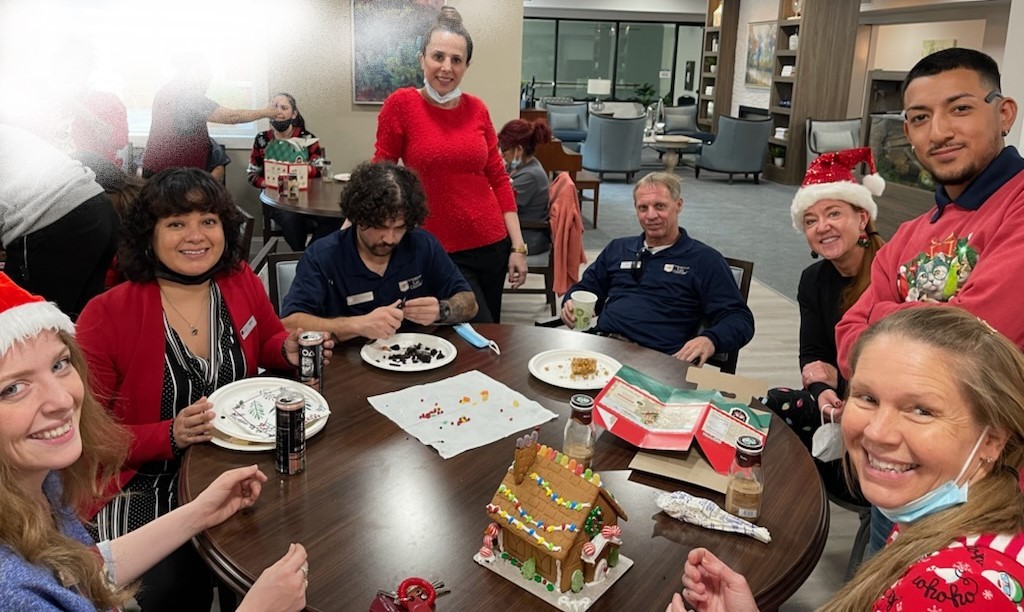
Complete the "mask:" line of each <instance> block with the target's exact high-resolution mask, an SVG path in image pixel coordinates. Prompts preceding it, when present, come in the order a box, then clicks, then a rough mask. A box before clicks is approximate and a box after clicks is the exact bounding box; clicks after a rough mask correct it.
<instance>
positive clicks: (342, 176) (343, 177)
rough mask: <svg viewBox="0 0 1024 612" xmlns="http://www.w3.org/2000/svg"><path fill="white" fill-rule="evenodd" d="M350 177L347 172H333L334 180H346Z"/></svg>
mask: <svg viewBox="0 0 1024 612" xmlns="http://www.w3.org/2000/svg"><path fill="white" fill-rule="evenodd" d="M351 178H352V175H351V174H349V173H348V172H342V173H341V174H335V175H334V180H336V181H347V180H349V179H351Z"/></svg>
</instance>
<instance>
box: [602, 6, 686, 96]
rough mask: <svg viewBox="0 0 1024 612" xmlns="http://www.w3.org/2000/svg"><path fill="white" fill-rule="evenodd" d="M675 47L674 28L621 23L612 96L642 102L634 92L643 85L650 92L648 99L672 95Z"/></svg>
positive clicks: (672, 25) (655, 24)
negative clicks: (613, 94) (649, 88)
mask: <svg viewBox="0 0 1024 612" xmlns="http://www.w3.org/2000/svg"><path fill="white" fill-rule="evenodd" d="M675 45H676V26H675V24H663V23H626V22H623V23H620V24H619V45H618V51H619V53H618V59H617V62H616V67H617V70H616V72H615V95H616V96H618V97H619V98H640V99H643V98H644V97H645V96H643V95H640V94H638V93H637V91H636V90H637V88H639V87H643V86H645V85H647V86H650V87H651V88H653V92H649V93H648V94H647V96H651V95H653V96H655V97H656V98H660V97H664V96H665V95H666V94H668V93H669V92H671V87H672V69H673V65H672V59H673V55H674V52H675ZM663 74H664V75H665V76H662V75H663Z"/></svg>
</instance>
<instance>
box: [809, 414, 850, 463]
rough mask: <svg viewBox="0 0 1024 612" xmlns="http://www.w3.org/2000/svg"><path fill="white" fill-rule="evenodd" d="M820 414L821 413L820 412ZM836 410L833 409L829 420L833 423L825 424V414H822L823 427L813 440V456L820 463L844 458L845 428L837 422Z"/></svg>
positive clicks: (815, 433)
mask: <svg viewBox="0 0 1024 612" xmlns="http://www.w3.org/2000/svg"><path fill="white" fill-rule="evenodd" d="M819 412H820V411H819ZM835 414H836V408H835V406H833V407H832V411H831V412H830V413H829V415H828V418H829V420H830V421H831V422H829V423H826V422H825V413H821V427H819V428H818V430H817V431H815V432H814V437H813V438H811V454H812V455H814V458H815V459H817V460H818V461H822V462H824V463H828V462H829V461H835V460H836V459H839V458H840V457H842V456H843V427H842V425H840V424H839V423H836V422H835V420H834V419H835Z"/></svg>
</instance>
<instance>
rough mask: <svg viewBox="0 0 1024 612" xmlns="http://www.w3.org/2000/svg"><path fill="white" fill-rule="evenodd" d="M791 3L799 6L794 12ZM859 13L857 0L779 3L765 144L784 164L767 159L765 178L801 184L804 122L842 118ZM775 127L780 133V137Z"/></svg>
mask: <svg viewBox="0 0 1024 612" xmlns="http://www.w3.org/2000/svg"><path fill="white" fill-rule="evenodd" d="M794 4H798V5H799V6H800V9H801V12H800V13H799V14H797V12H796V10H795V8H794ZM859 14H860V0H802V1H801V2H797V3H794V2H791V1H790V0H781V1H780V2H779V20H778V38H777V42H776V45H775V61H774V65H773V69H772V85H771V94H770V96H769V102H768V111H769V114H770V117H771V122H772V128H773V129H772V132H771V137H770V138H769V139H768V142H769V144H770V145H774V147H773V148H774V149H776V150H777V152H779V153H781V155H778V156H779V157H782V158H783V163H782V166H781V167H780V166H776V165H775V164H774V163H773V162H772V160H771V158H772V157H776V155H775V154H772V155H769V156H768V157H769V159H768V161H767V164H766V166H765V177H766V178H767V179H768V180H771V181H775V182H777V183H786V184H790V185H798V184H800V182H801V181H802V180H803V176H804V171H805V170H806V168H807V155H806V148H807V145H806V123H807V119H808V118H814V119H845V118H846V109H847V105H848V104H849V93H850V75H851V73H852V70H853V51H854V43H855V39H856V35H857V20H858V17H859ZM794 36H795V38H794ZM791 41H792V42H795V43H796V44H795V45H792V44H791ZM778 128H785V131H784V132H783V133H782V134H780V133H779V130H778Z"/></svg>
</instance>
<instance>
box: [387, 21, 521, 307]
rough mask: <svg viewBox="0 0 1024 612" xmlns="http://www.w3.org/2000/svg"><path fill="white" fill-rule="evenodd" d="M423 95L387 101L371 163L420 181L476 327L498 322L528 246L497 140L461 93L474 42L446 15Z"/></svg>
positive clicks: (428, 45)
mask: <svg viewBox="0 0 1024 612" xmlns="http://www.w3.org/2000/svg"><path fill="white" fill-rule="evenodd" d="M423 41H424V42H423V46H422V48H421V49H420V67H421V68H422V69H423V81H424V83H423V87H422V88H420V89H415V88H412V87H407V88H404V89H399V90H398V91H396V92H395V93H393V94H391V95H390V96H389V97H388V99H387V100H386V101H385V102H384V106H383V107H382V108H381V111H380V115H379V116H378V118H377V145H376V152H375V154H374V161H381V160H390V161H398V160H399V159H401V160H402V161H403V162H404V163H405V165H406V166H408V167H410V168H412V169H413V170H415V171H416V173H417V174H418V175H419V178H420V181H421V182H422V183H423V189H424V191H426V193H427V205H428V206H429V207H430V216H429V217H427V220H426V222H425V223H424V224H423V227H424V228H425V229H426V230H428V231H429V232H431V233H432V234H434V235H435V236H437V238H438V240H440V241H441V245H442V246H444V249H445V251H447V252H448V254H449V255H450V256H451V258H452V261H454V262H455V264H456V265H458V266H459V270H460V271H461V272H462V274H463V276H465V277H466V280H467V281H468V282H469V284H470V286H471V287H472V288H473V293H475V294H476V301H477V304H479V306H480V311H479V312H478V313H477V316H476V318H475V319H473V320H474V321H478V322H495V323H497V322H500V320H501V291H502V287H503V285H504V282H505V275H506V272H507V274H508V282H509V283H511V284H512V286H513V287H519V286H520V285H522V284H523V282H524V281H525V280H526V243H525V242H523V236H522V232H521V231H520V229H519V217H518V214H517V209H516V199H515V195H514V194H513V192H512V184H511V183H510V181H509V177H508V172H507V171H506V170H505V162H504V160H503V159H502V158H501V154H500V153H499V152H498V137H497V135H496V134H495V131H494V124H493V123H491V117H490V113H488V111H487V107H486V106H485V105H484V103H483V101H481V100H480V99H479V98H477V97H475V96H471V95H468V94H463V93H462V92H461V91H460V90H459V83H461V81H462V77H463V75H464V74H465V73H466V68H468V67H469V63H470V61H471V60H472V59H473V39H472V38H470V36H469V33H468V32H466V30H465V28H464V27H463V26H462V18H461V17H460V16H459V14H458V12H457V11H456V10H455V9H453V8H451V7H445V9H444V10H443V11H442V13H441V16H439V17H438V20H437V23H436V24H434V26H433V27H432V28H431V29H430V30H429V31H428V32H427V33H426V35H425V36H424V37H423Z"/></svg>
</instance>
